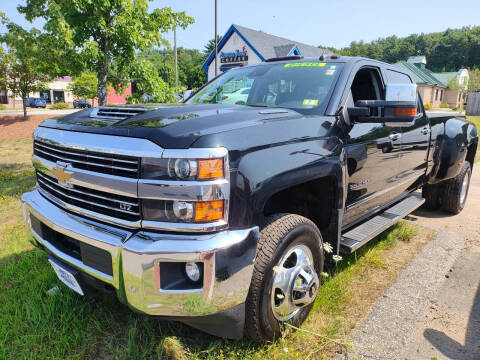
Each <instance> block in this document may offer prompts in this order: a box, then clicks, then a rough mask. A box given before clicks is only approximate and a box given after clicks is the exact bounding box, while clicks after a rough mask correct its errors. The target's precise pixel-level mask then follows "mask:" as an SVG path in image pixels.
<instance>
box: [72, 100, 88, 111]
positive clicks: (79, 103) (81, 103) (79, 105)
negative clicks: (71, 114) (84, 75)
mask: <svg viewBox="0 0 480 360" xmlns="http://www.w3.org/2000/svg"><path fill="white" fill-rule="evenodd" d="M91 107H92V104H90V103H89V102H88V101H87V100H85V99H75V100H73V108H74V109H85V108H91Z"/></svg>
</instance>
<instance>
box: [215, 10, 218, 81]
mask: <svg viewBox="0 0 480 360" xmlns="http://www.w3.org/2000/svg"><path fill="white" fill-rule="evenodd" d="M217 57H218V43H217V0H215V76H217V75H218V65H217Z"/></svg>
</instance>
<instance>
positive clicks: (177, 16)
mask: <svg viewBox="0 0 480 360" xmlns="http://www.w3.org/2000/svg"><path fill="white" fill-rule="evenodd" d="M149 2H150V0H110V1H105V0H26V4H25V6H19V7H18V11H19V12H20V13H22V14H25V15H26V18H27V20H29V21H33V20H34V19H36V18H43V19H44V20H45V25H44V30H45V31H46V33H47V34H49V35H52V36H53V37H55V38H56V39H58V40H61V41H62V43H63V44H65V46H64V47H65V49H64V51H65V52H66V53H69V54H70V55H71V56H70V58H71V59H72V62H73V63H81V64H83V65H84V67H83V69H87V70H91V71H94V72H96V74H97V78H98V88H97V96H98V102H99V104H100V105H106V102H107V83H108V82H110V83H112V85H114V86H117V87H118V86H122V85H123V86H125V81H128V78H129V77H130V76H131V75H132V73H131V71H132V70H135V72H136V75H138V71H139V70H142V69H143V70H146V68H145V66H138V68H135V66H132V65H133V64H134V63H135V61H136V57H135V53H136V52H137V51H138V50H146V49H149V48H151V47H152V46H157V45H162V44H166V41H165V40H164V39H163V37H162V33H166V32H167V31H169V30H170V29H172V28H173V27H174V26H175V27H181V28H186V27H187V26H188V25H189V24H191V23H193V18H191V17H188V16H187V15H185V13H184V12H181V13H174V12H173V11H172V9H171V8H167V7H166V8H162V9H154V10H153V11H151V12H150V11H149V6H148V3H149ZM112 64H114V66H115V75H114V76H110V71H111V68H112ZM67 67H68V65H67ZM80 69H82V68H80ZM69 70H70V72H71V73H72V74H75V73H78V68H76V69H74V68H72V67H71V66H70V67H69ZM149 75H152V72H150V71H147V72H146V73H144V74H143V75H142V78H143V79H145V78H146V77H148V76H149ZM151 80H152V79H149V80H148V81H149V82H151Z"/></svg>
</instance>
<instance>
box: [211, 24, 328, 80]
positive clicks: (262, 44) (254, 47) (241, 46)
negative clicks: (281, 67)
mask: <svg viewBox="0 0 480 360" xmlns="http://www.w3.org/2000/svg"><path fill="white" fill-rule="evenodd" d="M217 51H218V59H217V63H218V65H217V66H218V70H219V73H220V72H224V71H227V70H229V69H231V68H234V67H238V66H245V65H251V64H257V63H260V62H263V61H265V60H266V59H270V58H276V57H283V56H292V55H301V56H304V57H308V56H318V57H320V56H321V55H324V54H331V52H330V51H329V50H326V49H321V48H318V47H315V46H312V45H307V44H303V43H300V42H298V41H294V40H289V39H285V38H282V37H278V36H275V35H270V34H267V33H264V32H263V31H260V30H253V29H249V28H246V27H243V26H240V25H235V24H233V25H231V26H230V27H229V28H228V30H227V32H226V33H225V35H223V37H222V40H220V42H219V43H218V50H217ZM202 69H203V70H204V71H206V73H207V80H209V79H212V78H213V77H215V50H214V51H212V53H211V54H210V56H209V57H208V58H207V60H205V62H204V64H203V66H202Z"/></svg>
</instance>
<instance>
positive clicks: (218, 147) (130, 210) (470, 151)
mask: <svg viewBox="0 0 480 360" xmlns="http://www.w3.org/2000/svg"><path fill="white" fill-rule="evenodd" d="M245 88H247V89H249V91H248V97H247V98H246V99H242V101H241V103H240V104H230V103H229V104H222V101H224V100H225V99H227V98H228V94H231V93H233V92H234V91H235V90H238V89H245ZM230 100H231V99H230V98H228V101H230ZM477 144H478V135H477V130H476V128H475V126H474V125H472V124H471V123H469V122H468V121H466V120H465V118H464V117H463V116H460V115H456V114H439V115H435V116H434V115H427V114H426V113H425V111H424V107H423V104H422V101H421V99H420V98H419V96H418V95H417V91H416V85H415V84H414V82H413V80H412V77H411V75H410V74H409V73H407V72H405V71H404V70H402V69H399V68H396V67H395V66H392V65H389V64H386V63H382V62H378V61H374V60H369V59H365V58H357V57H343V56H336V55H333V56H330V57H322V58H320V59H319V58H310V59H303V58H299V57H293V58H283V59H270V60H269V61H267V62H265V63H262V64H258V65H254V66H246V67H240V68H236V69H233V70H230V71H228V72H227V73H225V74H222V75H221V76H219V77H217V78H215V79H213V80H212V81H211V82H209V83H207V84H206V85H205V86H204V87H202V88H201V89H199V90H198V91H197V92H196V93H195V94H193V95H192V96H190V97H189V98H188V99H187V100H186V101H185V103H183V104H176V105H135V106H118V107H97V108H93V109H86V110H82V111H79V112H76V113H73V114H70V115H66V116H63V117H59V118H56V119H49V120H46V121H44V122H43V123H42V124H41V125H40V126H39V127H38V128H37V129H36V131H35V133H34V145H33V163H34V166H35V169H36V176H37V186H36V188H35V189H34V190H33V191H31V192H28V193H26V194H24V195H23V198H22V200H23V206H24V215H25V220H26V222H27V224H28V227H29V228H30V229H31V231H32V233H33V238H34V241H35V242H36V244H37V245H38V246H39V247H40V248H42V249H44V250H45V251H46V252H47V253H48V259H49V261H50V263H51V264H52V266H53V268H54V270H55V271H56V273H57V275H58V276H59V278H60V280H62V281H63V282H64V283H65V284H66V285H68V286H69V287H71V288H72V289H73V290H75V291H76V292H78V293H79V294H87V293H89V292H91V291H93V290H96V291H98V290H102V291H105V292H111V293H115V294H116V295H117V296H118V298H119V300H120V301H122V302H124V303H125V304H128V306H129V307H131V308H132V309H133V310H135V311H138V312H142V313H145V314H149V315H154V316H159V317H162V318H166V319H171V320H178V321H183V322H184V323H187V324H189V325H191V326H193V327H196V328H199V329H202V330H204V331H206V332H209V333H211V334H214V335H217V336H223V337H226V338H238V337H241V336H243V335H244V334H246V335H248V336H249V337H250V338H252V339H254V340H256V341H265V340H269V339H274V338H276V337H277V336H278V335H279V334H281V332H282V328H283V326H282V325H283V324H284V323H285V322H291V323H293V324H296V325H300V324H301V323H302V322H303V321H304V320H305V318H306V317H307V315H308V313H309V311H310V309H311V307H312V305H313V301H314V300H315V297H316V295H317V292H318V290H319V288H320V286H321V279H320V274H321V272H322V271H323V268H324V264H325V263H326V262H328V261H327V260H329V259H330V256H332V255H333V256H335V259H337V260H338V256H339V254H340V253H342V252H344V253H351V252H354V251H355V250H356V249H358V248H359V247H360V246H362V245H364V244H365V243H367V242H368V241H369V240H371V239H372V238H373V237H375V236H376V235H377V234H379V233H380V232H381V231H383V230H385V229H386V228H388V227H389V226H391V225H392V224H394V223H395V222H396V221H398V220H399V219H401V218H402V217H404V216H405V215H407V214H408V213H410V212H412V211H413V210H414V209H416V208H417V207H419V206H421V205H422V204H424V206H426V207H427V208H429V209H439V208H443V209H444V210H445V211H448V212H451V213H458V212H460V211H461V210H462V208H463V207H464V206H465V201H466V197H467V194H468V187H469V182H470V177H471V173H472V172H471V171H472V166H473V165H474V158H475V152H476V150H477ZM419 189H421V191H422V194H423V197H422V196H419V195H418V194H419V192H416V190H419ZM330 252H333V253H332V254H330ZM327 253H328V254H327ZM333 256H332V257H333Z"/></svg>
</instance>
